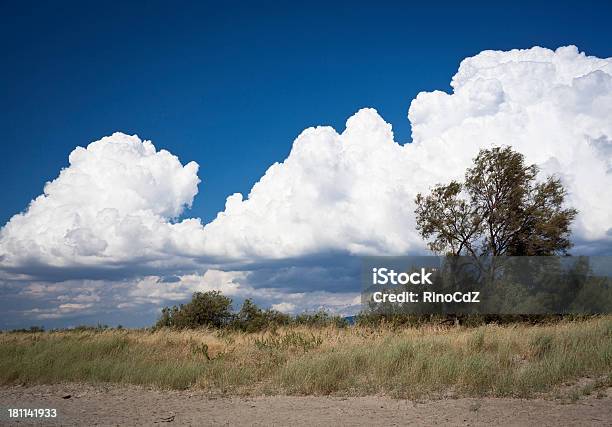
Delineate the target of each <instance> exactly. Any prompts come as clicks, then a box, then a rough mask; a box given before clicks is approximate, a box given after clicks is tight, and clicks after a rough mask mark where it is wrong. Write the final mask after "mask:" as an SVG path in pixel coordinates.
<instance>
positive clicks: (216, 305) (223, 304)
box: [155, 291, 232, 328]
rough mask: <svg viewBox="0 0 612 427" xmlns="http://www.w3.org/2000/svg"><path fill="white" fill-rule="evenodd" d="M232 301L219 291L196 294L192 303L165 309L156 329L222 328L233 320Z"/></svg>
mask: <svg viewBox="0 0 612 427" xmlns="http://www.w3.org/2000/svg"><path fill="white" fill-rule="evenodd" d="M231 308H232V300H231V299H230V298H228V297H226V296H224V295H222V294H221V292H219V291H209V292H195V293H194V294H193V296H192V298H191V301H190V302H188V303H187V304H181V305H180V306H179V307H177V306H173V307H172V308H170V307H164V308H163V309H162V314H161V317H160V318H159V320H158V321H157V324H156V325H155V326H156V327H172V328H196V327H200V326H211V327H215V328H220V327H222V326H225V325H227V324H228V323H229V322H230V321H231V320H232V312H231Z"/></svg>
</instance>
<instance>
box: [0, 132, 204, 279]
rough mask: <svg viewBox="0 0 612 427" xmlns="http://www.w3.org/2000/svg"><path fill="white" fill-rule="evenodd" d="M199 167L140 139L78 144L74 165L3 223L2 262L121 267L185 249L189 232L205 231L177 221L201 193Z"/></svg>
mask: <svg viewBox="0 0 612 427" xmlns="http://www.w3.org/2000/svg"><path fill="white" fill-rule="evenodd" d="M197 172H198V165H197V163H195V162H190V163H188V164H187V165H185V166H183V165H182V164H181V163H180V161H179V160H178V158H177V157H176V156H174V155H172V154H170V153H169V152H168V151H165V150H160V151H157V150H156V149H155V147H154V146H153V144H152V143H151V142H149V141H141V140H140V139H139V138H138V137H136V136H128V135H124V134H121V133H115V134H113V135H112V136H110V137H106V138H102V139H101V140H99V141H96V142H93V143H91V144H89V145H88V146H87V147H86V148H82V147H77V148H76V149H75V150H74V151H72V153H71V154H70V157H69V166H68V167H67V168H65V169H63V170H62V171H61V172H60V174H59V176H58V177H57V178H56V179H55V180H53V181H51V182H48V183H47V184H46V185H45V187H44V193H43V194H42V195H40V196H38V197H37V198H36V199H34V200H33V201H32V202H31V203H30V205H29V206H28V208H27V210H26V211H25V212H24V213H20V214H17V215H15V216H13V217H12V218H11V219H10V221H9V222H8V223H7V224H6V225H5V226H4V227H3V228H2V231H1V232H0V260H1V262H2V266H3V267H5V268H7V269H10V268H12V267H15V268H17V269H19V267H24V268H23V269H22V270H25V272H26V273H27V272H31V267H32V265H44V266H50V267H60V268H61V267H75V266H83V267H95V266H105V267H109V268H113V267H115V266H117V265H120V264H121V263H125V262H127V263H146V262H151V261H155V260H163V259H167V256H168V255H174V254H181V253H182V252H181V251H182V250H183V249H182V248H185V249H184V250H188V247H187V242H188V241H189V239H188V238H185V237H184V235H185V234H186V233H188V232H189V230H190V229H191V228H195V229H200V228H201V225H200V222H199V221H198V220H186V221H181V222H173V219H175V218H177V217H178V216H179V215H180V214H181V213H182V212H183V210H184V208H185V207H188V206H191V203H192V201H193V198H194V196H195V195H196V194H197V191H198V183H199V182H200V180H199V178H198V176H197ZM177 241H178V242H179V245H177V244H176V243H177Z"/></svg>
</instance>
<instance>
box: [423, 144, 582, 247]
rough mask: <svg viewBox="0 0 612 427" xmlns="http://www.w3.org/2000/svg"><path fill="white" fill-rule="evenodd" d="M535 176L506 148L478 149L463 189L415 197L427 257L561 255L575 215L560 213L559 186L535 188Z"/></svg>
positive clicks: (549, 183) (548, 182)
mask: <svg viewBox="0 0 612 427" xmlns="http://www.w3.org/2000/svg"><path fill="white" fill-rule="evenodd" d="M538 172H539V170H538V167H537V166H536V165H529V166H526V165H525V159H524V156H523V155H522V154H520V153H517V152H515V151H513V150H512V149H511V148H510V147H495V148H492V149H481V150H480V151H479V153H478V155H477V156H476V158H475V159H474V164H473V166H472V167H471V168H469V169H467V171H466V173H465V182H464V183H460V182H457V181H451V182H450V183H448V184H446V185H441V184H438V185H436V186H434V187H433V188H432V189H431V192H430V193H429V194H428V195H425V196H424V195H422V194H420V193H419V194H418V195H417V197H416V199H415V203H416V210H415V213H416V223H417V230H418V231H419V233H420V234H421V236H422V237H423V238H424V239H426V240H428V246H429V248H430V249H431V250H432V251H434V252H436V253H441V254H447V255H469V256H472V257H474V258H478V257H481V256H501V255H509V256H520V255H555V254H567V251H568V250H569V249H570V248H571V246H572V244H571V242H570V240H569V235H570V224H571V222H572V221H573V220H574V218H575V217H576V214H577V211H576V209H573V208H565V207H564V202H565V196H566V194H567V193H566V191H565V189H564V188H563V185H562V184H561V181H560V180H559V179H558V178H557V177H553V176H549V177H547V178H546V179H545V180H544V181H542V182H537V181H536V178H537V175H538Z"/></svg>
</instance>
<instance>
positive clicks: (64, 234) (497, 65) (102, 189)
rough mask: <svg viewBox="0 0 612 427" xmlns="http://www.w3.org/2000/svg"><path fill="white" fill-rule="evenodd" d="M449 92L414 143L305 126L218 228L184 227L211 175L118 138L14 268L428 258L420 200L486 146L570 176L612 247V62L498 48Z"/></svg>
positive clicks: (586, 217) (90, 160)
mask: <svg viewBox="0 0 612 427" xmlns="http://www.w3.org/2000/svg"><path fill="white" fill-rule="evenodd" d="M451 86H452V88H453V92H452V93H446V92H441V91H434V92H423V93H420V94H419V95H418V96H417V98H416V99H414V100H413V101H412V103H411V106H410V109H409V114H408V116H409V119H410V122H411V124H412V130H413V143H411V144H406V145H400V144H398V143H397V142H396V141H394V138H393V133H392V130H391V126H390V125H389V124H388V123H386V122H385V121H384V120H383V119H382V118H381V117H380V116H379V115H378V114H377V112H376V111H375V110H373V109H363V110H360V111H359V112H357V113H356V114H355V115H354V116H352V117H351V118H349V119H348V121H347V124H346V129H345V130H344V131H343V132H342V133H337V132H336V131H335V130H334V129H332V128H331V127H317V128H309V129H306V130H305V131H303V132H302V133H301V134H300V136H299V137H298V138H297V139H296V140H295V142H294V143H293V147H292V150H291V152H290V154H289V156H288V158H287V159H285V160H284V161H283V162H282V163H276V164H274V165H272V166H271V167H270V168H269V169H268V170H267V171H266V173H265V175H264V176H263V177H262V178H261V179H260V181H259V182H258V183H256V184H255V185H254V186H253V188H252V190H251V192H250V193H249V195H248V197H246V198H244V197H243V196H242V195H241V194H238V193H236V194H233V195H231V196H230V197H228V199H227V202H226V207H225V210H224V211H223V212H220V213H219V214H218V215H217V217H216V219H215V220H213V221H212V222H211V223H209V224H207V225H206V226H204V227H203V226H202V225H201V223H200V221H199V219H186V220H183V221H180V222H174V221H173V220H174V219H175V218H176V217H177V216H179V215H180V214H181V213H182V212H183V209H184V207H185V206H189V205H190V204H191V202H192V200H193V198H194V196H195V195H196V193H197V185H198V183H199V179H198V177H197V169H198V166H197V164H195V163H193V162H191V163H189V164H187V165H185V166H183V165H182V164H181V163H180V162H179V160H178V159H177V158H176V157H174V156H173V155H171V154H170V153H168V152H167V151H164V150H160V151H156V149H155V147H154V146H153V145H152V144H151V143H150V142H148V141H144V142H143V141H141V140H140V139H138V138H137V137H135V136H126V135H123V134H119V133H117V134H114V135H112V136H111V137H107V138H103V139H102V140H100V141H97V142H94V143H92V144H90V145H89V146H88V147H87V148H86V149H85V148H77V149H76V150H74V151H73V152H72V154H71V155H70V166H69V167H67V168H66V169H64V170H63V171H62V172H61V173H60V176H59V177H58V178H57V179H55V180H54V181H52V182H50V183H48V184H47V185H46V186H45V192H44V194H43V195H41V196H39V197H38V198H36V199H35V200H34V201H32V203H31V204H30V206H29V207H28V209H27V210H26V211H25V212H24V213H22V214H18V215H15V216H14V217H13V218H12V219H11V220H10V221H9V223H8V224H7V225H6V226H5V227H4V228H3V229H2V231H1V234H0V261H1V263H2V267H3V268H4V269H10V270H11V272H12V273H15V274H17V273H25V274H29V273H30V272H31V267H32V266H33V265H36V266H40V265H43V266H52V267H60V268H68V267H71V268H81V269H84V270H85V271H87V268H90V267H92V268H93V267H100V266H103V267H112V268H118V267H120V266H128V267H135V266H138V268H139V271H141V272H142V271H144V273H142V275H144V276H147V275H150V276H156V275H158V274H159V273H158V271H159V270H160V269H166V270H171V271H172V270H174V271H176V272H177V273H179V272H178V270H180V269H181V268H184V267H185V266H191V267H192V268H194V266H197V265H198V263H200V264H199V265H200V266H202V264H201V262H202V259H208V260H211V259H217V260H218V261H217V262H218V264H219V266H218V267H220V268H222V269H223V268H225V267H224V266H223V263H224V262H228V261H231V262H232V263H234V265H235V263H236V262H237V261H238V262H240V261H244V262H251V261H261V260H269V259H282V258H288V257H301V256H305V255H312V254H321V253H328V252H336V251H337V252H348V253H352V254H399V253H414V252H419V251H423V250H424V243H423V242H422V240H421V238H420V237H419V236H418V235H417V233H416V231H415V227H414V214H413V210H414V206H413V199H414V197H415V195H416V194H417V193H418V192H420V191H425V190H427V189H428V188H429V187H430V186H431V185H433V184H435V183H438V182H445V181H448V180H450V179H453V178H460V177H461V176H462V175H463V172H464V170H465V168H466V167H467V166H468V165H469V163H470V160H471V159H472V158H473V157H474V156H475V154H476V153H477V151H478V149H479V148H481V147H487V146H491V145H502V144H506V145H511V146H513V147H514V148H515V149H517V150H518V151H520V152H522V153H524V154H525V155H526V157H527V160H528V161H529V162H535V163H537V164H539V165H540V166H541V167H542V169H543V172H544V173H546V174H550V173H556V174H559V175H560V176H561V178H562V179H563V181H564V182H565V184H566V186H567V188H568V189H569V192H570V196H569V202H570V203H571V204H572V205H573V206H576V207H577V208H578V209H579V210H580V214H579V216H578V219H577V221H576V223H575V225H574V233H575V236H574V237H575V239H576V240H577V241H579V242H582V243H583V244H584V245H585V246H583V247H582V249H585V250H587V249H588V247H589V245H591V246H593V247H594V246H596V245H598V247H600V248H601V247H602V245H603V247H608V248H609V246H610V242H611V241H612V232H611V231H610V228H611V225H612V217H611V215H612V210H611V209H610V206H612V192H611V191H610V188H612V160H611V156H610V153H611V152H612V120H611V119H610V117H612V59H599V58H595V57H588V56H586V55H584V54H582V53H579V52H578V51H577V49H576V48H575V47H573V46H570V47H564V48H559V49H557V50H556V51H552V50H548V49H542V48H537V47H536V48H533V49H528V50H513V51H509V52H493V51H485V52H482V53H480V54H478V55H476V56H475V57H472V58H467V59H465V60H464V61H463V62H462V63H461V65H460V68H459V71H458V73H457V74H456V75H455V76H454V77H453V79H452V83H451ZM194 260H195V261H194ZM198 260H199V261H198ZM219 260H220V261H219ZM147 271H148V272H149V273H147ZM181 274H182V273H181ZM182 277H185V276H184V274H183V276H182ZM142 280H145V281H146V280H147V279H146V278H145V279H142ZM150 286H152V285H151V284H150V283H149V284H146V283H145V282H142V283H139V284H138V285H137V287H136V289H137V290H138V289H139V287H143V288H144V289H146V291H143V292H145V293H146V292H153V293H155V292H177V295H178V294H181V295H182V294H183V293H184V290H183V288H180V286H182V285H177V284H172V283H165V284H164V286H166V289H167V291H158V290H151V289H150ZM155 289H157V288H155ZM162 296H163V295H161V294H160V298H161V297H162Z"/></svg>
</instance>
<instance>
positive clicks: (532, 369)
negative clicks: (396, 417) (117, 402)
mask: <svg viewBox="0 0 612 427" xmlns="http://www.w3.org/2000/svg"><path fill="white" fill-rule="evenodd" d="M587 376H590V377H597V378H604V380H603V381H604V383H605V384H608V385H612V383H611V381H612V317H601V318H597V319H591V320H587V321H574V322H561V323H556V324H551V325H542V326H529V325H510V326H494V325H491V326H483V327H479V328H456V327H434V326H426V327H419V328H404V329H392V328H385V327H378V328H360V327H354V328H342V329H338V328H331V327H330V328H324V329H316V328H307V327H292V328H286V329H278V330H276V331H270V332H266V333H256V334H244V333H238V332H227V331H208V330H201V331H169V330H161V331H156V332H148V331H135V330H107V331H99V332H97V331H81V332H71V331H64V332H50V333H35V334H25V333H4V334H1V335H0V382H2V383H5V384H6V383H25V384H31V383H55V382H64V381H80V382H113V383H131V384H144V385H152V386H156V387H161V388H190V387H195V388H202V389H205V390H208V391H210V392H211V393H230V394H350V395H366V394H376V393H384V394H390V395H392V396H397V397H424V396H440V395H448V394H452V395H457V396H459V395H462V396H464V395H468V396H522V397H528V396H533V395H534V394H536V393H542V392H544V393H551V394H552V393H553V392H554V390H556V389H558V388H559V387H560V386H561V385H562V384H565V383H568V382H572V381H575V380H577V379H579V378H584V377H587ZM605 384H604V385H605Z"/></svg>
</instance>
